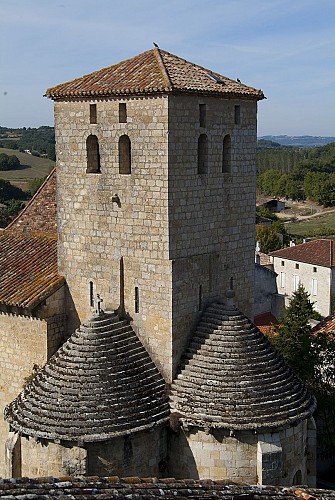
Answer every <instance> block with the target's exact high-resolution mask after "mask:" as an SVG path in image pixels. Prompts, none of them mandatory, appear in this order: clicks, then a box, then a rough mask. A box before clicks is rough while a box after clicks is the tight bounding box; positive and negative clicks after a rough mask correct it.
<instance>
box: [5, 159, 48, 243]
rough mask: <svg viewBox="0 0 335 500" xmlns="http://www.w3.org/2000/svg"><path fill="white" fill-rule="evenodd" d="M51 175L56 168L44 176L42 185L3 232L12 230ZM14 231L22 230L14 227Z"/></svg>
mask: <svg viewBox="0 0 335 500" xmlns="http://www.w3.org/2000/svg"><path fill="white" fill-rule="evenodd" d="M53 175H56V167H54V168H53V169H52V170H51V172H50V173H49V174H48V175H47V176H46V178H45V179H44V181H43V182H42V184H41V185H40V187H39V188H38V190H37V191H36V193H35V194H34V195H33V196H32V198H30V200H29V201H28V203H27V204H26V206H25V207H24V209H23V210H21V212H19V213H18V214H17V216H16V217H15V218H14V219H13V220H12V222H11V223H10V224H8V226H7V227H5V228H4V230H6V231H7V230H11V229H12V226H13V225H15V224H16V223H17V221H18V220H19V219H20V218H21V217H22V215H23V214H24V213H25V212H26V211H27V210H28V208H29V206H30V205H31V203H33V201H34V200H35V198H37V196H38V195H39V193H40V192H41V191H42V189H44V186H45V184H46V183H47V182H48V181H49V179H50V178H51V177H52V176H53ZM15 231H23V230H22V229H20V228H19V227H16V228H15ZM24 232H27V231H24ZM41 234H45V233H42V232H41Z"/></svg>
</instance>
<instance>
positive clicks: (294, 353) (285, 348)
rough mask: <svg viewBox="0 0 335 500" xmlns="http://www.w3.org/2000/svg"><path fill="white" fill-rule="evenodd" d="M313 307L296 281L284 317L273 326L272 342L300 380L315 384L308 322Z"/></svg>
mask: <svg viewBox="0 0 335 500" xmlns="http://www.w3.org/2000/svg"><path fill="white" fill-rule="evenodd" d="M313 313H314V308H313V304H312V302H310V300H309V294H308V293H307V292H306V290H305V289H304V287H303V286H302V285H301V284H299V287H298V289H297V291H296V292H294V293H293V295H292V299H291V301H290V305H289V306H288V307H287V308H286V309H285V313H284V318H283V320H282V321H281V324H280V325H279V326H278V327H277V328H276V334H277V335H276V336H274V337H273V339H272V340H273V344H274V345H275V347H276V348H277V349H278V350H279V351H280V352H281V353H282V355H283V357H284V359H285V361H286V362H287V364H288V365H289V366H291V368H292V370H293V371H294V372H295V373H296V374H297V375H299V377H300V378H301V379H303V380H304V381H305V382H308V383H309V384H312V383H314V381H315V376H316V375H317V373H316V372H317V370H316V367H317V366H319V360H318V357H317V356H316V352H315V349H314V342H313V341H314V339H313V335H312V327H311V325H310V323H309V321H310V319H311V317H312V316H313Z"/></svg>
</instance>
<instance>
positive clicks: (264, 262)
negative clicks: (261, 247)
mask: <svg viewBox="0 0 335 500" xmlns="http://www.w3.org/2000/svg"><path fill="white" fill-rule="evenodd" d="M255 253H256V256H259V260H260V265H261V266H270V265H271V264H272V262H271V259H270V257H269V255H268V254H267V253H263V252H255Z"/></svg>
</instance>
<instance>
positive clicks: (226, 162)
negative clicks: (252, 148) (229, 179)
mask: <svg viewBox="0 0 335 500" xmlns="http://www.w3.org/2000/svg"><path fill="white" fill-rule="evenodd" d="M230 170H231V140H230V135H226V136H225V137H224V139H223V146H222V172H223V173H224V174H229V173H230Z"/></svg>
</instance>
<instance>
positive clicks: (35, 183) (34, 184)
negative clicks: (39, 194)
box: [27, 177, 45, 196]
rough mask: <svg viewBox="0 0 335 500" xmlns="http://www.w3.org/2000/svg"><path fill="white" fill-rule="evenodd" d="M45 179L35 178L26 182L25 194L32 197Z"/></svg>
mask: <svg viewBox="0 0 335 500" xmlns="http://www.w3.org/2000/svg"><path fill="white" fill-rule="evenodd" d="M44 179H45V177H35V178H34V179H31V180H30V181H29V182H28V189H27V192H28V193H29V194H30V195H31V196H34V194H35V193H36V191H37V190H38V189H39V188H40V186H41V185H42V184H43V182H44Z"/></svg>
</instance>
